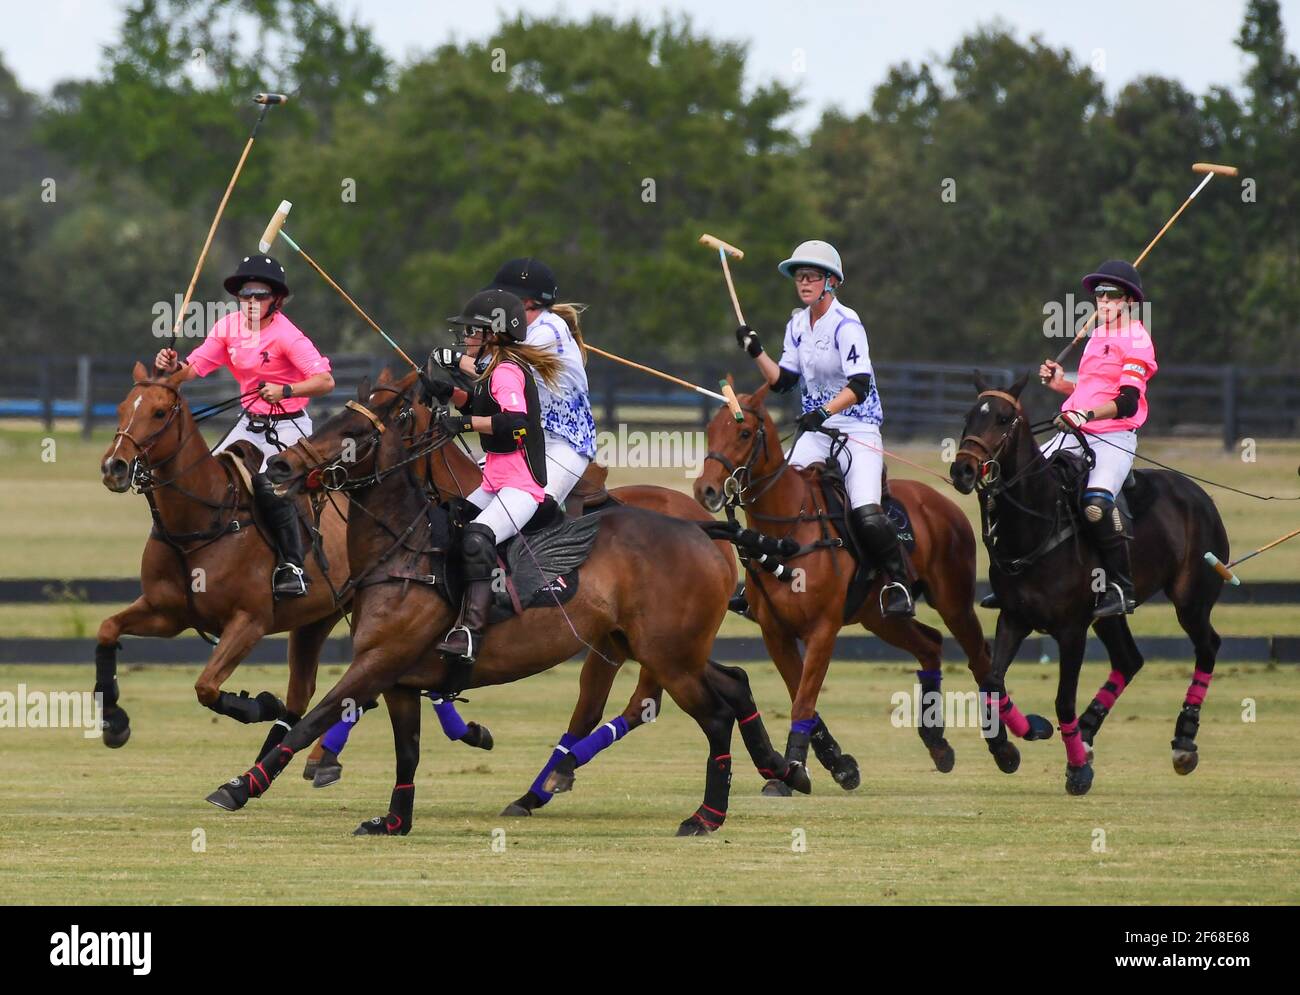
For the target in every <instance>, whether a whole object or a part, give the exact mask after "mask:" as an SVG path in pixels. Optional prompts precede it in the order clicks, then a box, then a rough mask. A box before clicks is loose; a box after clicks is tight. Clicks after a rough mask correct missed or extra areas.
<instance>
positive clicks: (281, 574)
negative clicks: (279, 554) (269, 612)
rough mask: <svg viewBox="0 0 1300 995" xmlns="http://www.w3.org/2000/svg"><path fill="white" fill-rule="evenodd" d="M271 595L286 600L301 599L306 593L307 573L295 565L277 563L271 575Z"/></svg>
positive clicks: (287, 562) (286, 562)
mask: <svg viewBox="0 0 1300 995" xmlns="http://www.w3.org/2000/svg"><path fill="white" fill-rule="evenodd" d="M271 591H272V593H274V594H276V595H279V596H282V597H286V598H301V597H302V596H303V595H305V594H306V593H307V573H306V571H305V570H303V568H302V567H300V566H298V565H297V564H296V563H290V562H289V561H287V560H286V561H285V562H283V563H277V564H276V567H275V571H274V572H273V573H272V574H271Z"/></svg>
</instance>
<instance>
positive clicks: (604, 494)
mask: <svg viewBox="0 0 1300 995" xmlns="http://www.w3.org/2000/svg"><path fill="white" fill-rule="evenodd" d="M608 477H609V467H607V466H603V465H602V464H600V463H597V462H596V461H595V460H592V461H591V462H590V463H588V464H587V469H586V470H585V471H584V472H583V474H582V478H581V479H580V480H579V481H578V482H577V483H576V484H574V485H573V490H571V491H569V496H568V497H567V498H565V499H564V512H565V514H567V515H568V516H569V517H570V518H581V517H582V516H583V514H584V513H585V512H586V511H587V510H588V509H590V508H600V507H603V506H604V505H606V504H609V502H610V501H612V500H613V498H611V497H610V496H609V490H608V488H607V487H606V486H605V481H606V480H607V479H608Z"/></svg>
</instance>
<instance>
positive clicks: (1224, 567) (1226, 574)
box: [1205, 529, 1300, 587]
mask: <svg viewBox="0 0 1300 995" xmlns="http://www.w3.org/2000/svg"><path fill="white" fill-rule="evenodd" d="M1296 536H1300V529H1296V530H1295V531H1294V532H1288V533H1287V534H1286V535H1284V536H1283V537H1282V538H1281V539H1274V540H1273V541H1272V542H1270V543H1269V544H1268V545H1267V546H1260V547H1259V549H1256V550H1253V551H1252V552H1249V553H1247V554H1246V555H1245V556H1242V557H1240V558H1238V559H1235V560H1233V561H1232V562H1231V563H1222V562H1220V561H1219V558H1218V557H1217V556H1215V555H1214V554H1213V553H1206V554H1205V562H1206V563H1208V564H1209V565H1210V566H1212V567H1214V570H1215V572H1216V573H1217V574H1218V575H1219V576H1220V577H1222V578H1223V579H1224V580H1226V581H1227V582H1228V583H1229V584H1235V585H1237V586H1238V587H1240V586H1241V581H1240V580H1239V579H1238V578H1237V575H1236V574H1234V573H1233V572H1232V568H1233V567H1235V566H1238V565H1239V564H1242V563H1245V562H1246V561H1247V560H1249V559H1250V558H1251V557H1252V556H1258V555H1259V554H1260V553H1263V552H1265V551H1266V550H1269V549H1272V548H1273V547H1274V546H1280V545H1282V543H1284V542H1286V541H1287V540H1288V539H1294V538H1295V537H1296Z"/></svg>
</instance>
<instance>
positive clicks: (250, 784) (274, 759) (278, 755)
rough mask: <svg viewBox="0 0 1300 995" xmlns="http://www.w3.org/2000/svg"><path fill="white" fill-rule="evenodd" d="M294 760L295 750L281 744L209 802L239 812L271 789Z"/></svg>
mask: <svg viewBox="0 0 1300 995" xmlns="http://www.w3.org/2000/svg"><path fill="white" fill-rule="evenodd" d="M292 759H293V750H291V749H289V747H287V746H285V745H284V744H283V743H281V744H280V745H279V746H277V747H275V749H273V750H272V751H271V752H270V753H268V754H267V755H266V756H265V757H263V758H262V759H261V760H259V761H258V762H257V763H255V764H253V766H252V767H250V768H248V770H246V771H244V773H243V774H241V775H240V776H239V777H234V778H231V779H230V780H229V781H227V782H226V783H225V784H223V785H222V786H221V787H219V788H218V789H217V790H216V791H214V792H212V794H210V795H208V799H207V800H208V801H210V802H211V803H212V804H213V805H215V806H217V808H221V809H225V810H226V811H227V812H237V811H238V810H239V809H241V808H243V807H244V806H245V805H247V804H248V800H249V799H250V798H257V797H259V796H261V795H263V794H265V793H266V791H267V789H268V788H270V787H271V782H272V781H274V780H275V779H276V778H277V777H279V775H280V772H281V771H283V770H284V768H285V767H287V766H288V765H289V761H290V760H292Z"/></svg>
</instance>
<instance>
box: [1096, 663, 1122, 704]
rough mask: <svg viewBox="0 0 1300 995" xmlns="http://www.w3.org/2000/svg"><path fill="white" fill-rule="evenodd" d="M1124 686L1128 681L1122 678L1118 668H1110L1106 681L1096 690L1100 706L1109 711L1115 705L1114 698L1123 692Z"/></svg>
mask: <svg viewBox="0 0 1300 995" xmlns="http://www.w3.org/2000/svg"><path fill="white" fill-rule="evenodd" d="M1112 687H1113V688H1114V689H1115V690H1114V691H1112V690H1111V688H1112ZM1126 687H1128V681H1126V680H1124V675H1123V674H1121V673H1120V672H1119V671H1118V670H1112V671H1111V672H1110V676H1109V677H1108V678H1106V683H1105V684H1103V685H1102V686H1101V690H1100V691H1098V692H1097V700H1098V701H1099V702H1101V707H1102V708H1104V709H1106V711H1108V712H1109V711H1110V710H1111V709H1112V708H1114V707H1115V701H1116V699H1118V698H1119V696H1120V695H1122V694H1123V693H1124V689H1125V688H1126Z"/></svg>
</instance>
